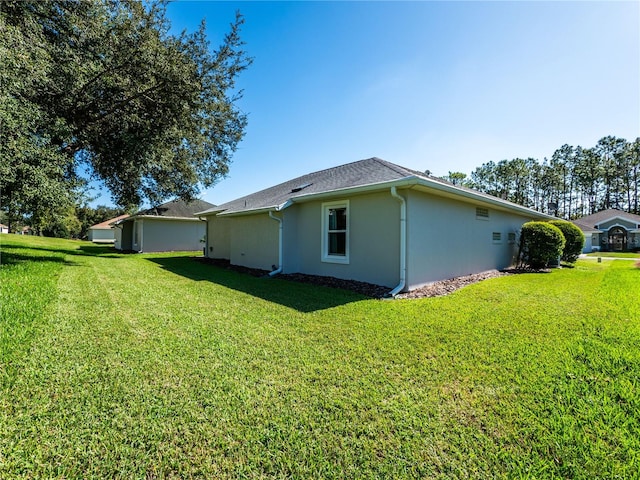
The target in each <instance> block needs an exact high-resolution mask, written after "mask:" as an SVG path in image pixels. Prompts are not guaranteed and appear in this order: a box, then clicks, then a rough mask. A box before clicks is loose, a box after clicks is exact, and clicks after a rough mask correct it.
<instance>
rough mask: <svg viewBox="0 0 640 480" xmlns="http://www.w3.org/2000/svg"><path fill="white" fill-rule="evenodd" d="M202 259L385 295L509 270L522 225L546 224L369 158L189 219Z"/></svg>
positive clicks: (535, 215)
mask: <svg viewBox="0 0 640 480" xmlns="http://www.w3.org/2000/svg"><path fill="white" fill-rule="evenodd" d="M197 215H198V216H199V217H203V218H205V219H206V221H207V240H206V256H207V257H209V258H217V259H226V260H229V261H230V262H231V264H233V265H240V266H245V267H251V268H260V269H265V270H271V271H272V273H271V274H272V275H274V274H277V273H280V272H284V273H305V274H311V275H325V276H332V277H337V278H343V279H351V280H359V281H364V282H369V283H374V284H378V285H385V286H388V287H389V288H390V290H391V291H390V294H391V295H395V294H397V293H399V292H402V291H407V290H412V289H415V288H418V287H420V286H423V285H425V284H428V283H431V282H434V281H437V280H443V279H447V278H453V277H457V276H462V275H468V274H473V273H479V272H483V271H487V270H492V269H500V268H504V267H507V266H509V265H511V264H512V263H513V261H514V258H515V255H516V254H517V241H518V235H519V231H520V228H521V226H522V224H523V223H525V222H527V221H530V220H547V219H551V218H552V217H550V216H548V215H545V214H542V213H540V212H536V211H534V210H531V209H529V208H525V207H523V206H520V205H516V204H514V203H511V202H507V201H505V200H502V199H499V198H496V197H493V196H490V195H486V194H483V193H480V192H477V191H474V190H470V189H467V188H463V187H459V186H455V185H453V184H451V183H449V182H445V181H443V180H440V179H437V178H434V177H430V176H428V175H426V174H424V173H421V172H417V171H414V170H410V169H408V168H405V167H402V166H399V165H395V164H393V163H389V162H387V161H384V160H381V159H379V158H370V159H367V160H361V161H358V162H354V163H349V164H346V165H341V166H338V167H334V168H330V169H327V170H322V171H319V172H314V173H310V174H308V175H304V176H302V177H298V178H295V179H293V180H290V181H288V182H284V183H282V184H279V185H276V186H274V187H271V188H268V189H266V190H262V191H260V192H256V193H254V194H251V195H248V196H245V197H242V198H239V199H237V200H233V201H231V202H228V203H225V204H223V205H220V206H217V207H214V208H210V209H207V210H203V211H200V212H197Z"/></svg>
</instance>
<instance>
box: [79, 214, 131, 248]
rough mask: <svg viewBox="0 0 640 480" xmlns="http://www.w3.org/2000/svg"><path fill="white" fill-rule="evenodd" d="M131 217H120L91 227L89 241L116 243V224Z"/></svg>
mask: <svg viewBox="0 0 640 480" xmlns="http://www.w3.org/2000/svg"><path fill="white" fill-rule="evenodd" d="M128 216H129V215H120V216H119V217H115V218H111V219H109V220H105V221H104V222H100V223H96V224H95V225H92V226H90V227H89V233H88V237H89V241H90V242H93V243H115V241H116V236H115V227H114V224H115V223H116V222H118V221H120V220H124V219H125V218H127V217H128Z"/></svg>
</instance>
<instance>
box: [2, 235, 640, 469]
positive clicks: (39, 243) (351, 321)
mask: <svg viewBox="0 0 640 480" xmlns="http://www.w3.org/2000/svg"><path fill="white" fill-rule="evenodd" d="M0 241H1V242H2V245H1V251H2V267H1V268H0V293H1V295H2V296H1V297H0V299H1V309H2V310H1V313H2V318H1V322H2V323H1V324H0V348H1V350H0V368H1V370H0V382H1V383H0V478H2V479H12V478H65V479H69V478H83V479H84V478H96V479H97V478H122V479H129V478H140V479H145V478H149V479H151V478H336V479H343V478H376V479H377V478H443V479H444V478H495V477H505V478H585V479H594V478H603V479H604V478H606V479H609V478H638V472H639V471H640V392H639V390H638V389H639V388H640V295H639V292H640V290H639V285H640V269H638V268H635V267H634V263H633V262H629V261H617V260H611V261H607V262H603V263H597V262H594V261H593V260H585V261H580V262H578V263H577V265H576V267H575V268H573V269H558V270H554V271H552V273H548V274H522V275H512V276H507V277H500V278H496V279H492V280H487V281H484V282H481V283H478V284H475V285H472V286H469V287H467V288H464V289H462V290H459V291H458V292H456V293H454V294H452V295H450V296H447V297H441V298H431V299H423V300H397V301H380V300H370V299H366V298H364V297H361V296H358V295H356V294H352V293H349V292H345V291H340V290H333V289H329V288H321V287H315V286H310V285H304V284H296V283H291V282H287V281H284V280H279V279H260V278H253V277H249V276H245V275H242V274H238V273H235V272H231V271H228V270H224V269H219V268H215V267H212V266H206V265H202V264H200V263H198V262H196V261H194V260H193V259H192V258H190V257H189V256H187V255H185V254H157V255H119V254H116V253H114V251H113V250H112V249H111V248H109V247H96V246H93V245H91V244H89V243H86V242H71V241H62V240H52V239H41V238H33V237H18V236H14V235H2V236H0Z"/></svg>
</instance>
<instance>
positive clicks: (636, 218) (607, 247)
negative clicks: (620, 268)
mask: <svg viewBox="0 0 640 480" xmlns="http://www.w3.org/2000/svg"><path fill="white" fill-rule="evenodd" d="M573 223H574V224H575V225H576V226H577V227H579V228H580V230H582V232H583V233H584V237H585V243H584V249H583V252H585V253H589V252H593V251H597V250H602V251H604V252H623V251H628V250H639V249H640V215H635V214H633V213H627V212H623V211H622V210H615V209H613V208H610V209H608V210H603V211H601V212H598V213H594V214H592V215H587V216H585V217H582V218H579V219H577V220H575V221H574V222H573Z"/></svg>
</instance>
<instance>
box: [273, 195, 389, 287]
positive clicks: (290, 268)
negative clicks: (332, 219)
mask: <svg viewBox="0 0 640 480" xmlns="http://www.w3.org/2000/svg"><path fill="white" fill-rule="evenodd" d="M342 200H349V220H348V221H349V229H348V235H349V263H348V264H340V263H330V262H326V261H322V235H323V232H322V212H323V210H322V204H323V202H322V201H313V202H309V203H300V204H294V205H293V206H291V207H289V208H287V209H286V210H284V211H283V212H282V215H283V217H282V218H283V222H284V223H283V240H284V243H283V246H284V264H283V267H284V268H283V269H284V273H298V272H300V273H306V274H310V275H325V276H332V277H337V278H344V279H353V280H359V281H364V282H370V283H376V284H379V285H386V286H390V287H393V286H395V285H396V284H397V283H398V281H399V278H400V273H399V262H400V260H399V258H400V257H399V255H400V253H399V252H400V248H399V245H400V233H399V232H400V203H399V202H398V201H397V200H396V199H394V198H393V197H392V196H391V194H390V193H388V192H382V193H375V194H367V195H357V196H351V197H336V198H333V199H331V201H342ZM274 223H275V222H274Z"/></svg>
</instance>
